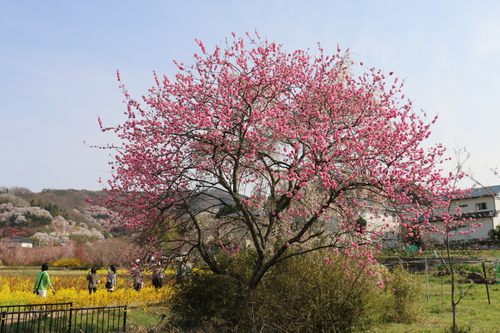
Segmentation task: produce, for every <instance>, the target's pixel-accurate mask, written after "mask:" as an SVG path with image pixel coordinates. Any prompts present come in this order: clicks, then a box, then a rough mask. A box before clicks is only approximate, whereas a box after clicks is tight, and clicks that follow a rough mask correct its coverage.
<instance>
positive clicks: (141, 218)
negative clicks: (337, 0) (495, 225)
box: [99, 34, 452, 290]
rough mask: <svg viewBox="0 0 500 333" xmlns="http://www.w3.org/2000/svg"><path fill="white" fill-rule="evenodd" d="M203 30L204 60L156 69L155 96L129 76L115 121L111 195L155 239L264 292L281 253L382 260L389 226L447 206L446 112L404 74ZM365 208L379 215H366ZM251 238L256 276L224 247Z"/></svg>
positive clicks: (121, 215)
mask: <svg viewBox="0 0 500 333" xmlns="http://www.w3.org/2000/svg"><path fill="white" fill-rule="evenodd" d="M233 36H234V34H233ZM197 42H198V44H199V46H200V48H201V54H200V55H198V54H195V63H194V65H192V66H186V65H184V64H182V63H177V62H176V64H177V67H178V69H179V71H178V73H177V74H176V75H175V76H174V77H173V78H168V77H166V76H165V77H163V78H161V77H158V76H157V75H156V74H155V76H154V77H155V80H156V85H155V86H153V87H152V88H151V89H149V93H148V94H147V96H143V97H142V99H141V100H136V99H133V98H132V97H131V96H130V95H129V94H128V92H127V90H126V89H125V88H124V86H123V85H121V88H122V89H123V91H124V94H125V97H126V104H127V113H126V114H127V116H128V119H127V120H126V121H125V122H124V123H123V124H120V125H118V126H115V127H102V123H101V127H102V128H103V130H104V131H114V132H115V133H117V135H118V137H119V139H120V140H121V142H122V144H121V145H120V146H113V147H111V148H115V149H116V152H117V155H116V156H115V159H114V161H113V162H111V165H112V168H113V172H114V173H113V178H112V180H111V181H110V182H109V184H108V186H107V194H108V196H107V197H106V198H105V199H102V201H101V204H102V205H104V206H106V207H108V208H109V209H110V210H112V211H113V212H114V213H115V215H114V217H115V219H116V221H117V222H118V223H120V224H122V225H125V226H127V227H129V228H132V230H134V231H136V232H138V233H140V235H141V237H142V239H143V240H146V241H147V242H149V243H150V244H151V247H154V248H155V249H156V250H160V249H162V248H169V249H171V250H172V251H173V253H174V254H188V253H189V254H193V255H194V254H196V255H197V256H199V257H200V258H201V259H202V260H203V261H204V262H205V263H206V264H207V265H208V267H209V268H210V269H211V270H212V271H213V272H215V273H218V274H228V275H231V276H233V277H234V278H237V279H239V281H240V282H241V284H242V285H244V286H246V288H247V290H253V289H255V288H256V287H257V285H258V284H259V282H260V281H261V279H262V277H263V276H264V275H265V274H266V272H268V270H269V269H270V268H271V267H273V265H275V264H276V263H278V262H280V261H282V260H286V259H287V258H289V257H291V256H295V255H300V254H304V253H308V252H311V251H316V250H320V249H325V248H334V249H336V251H338V252H340V253H344V254H346V255H349V256H351V257H352V256H355V257H358V258H359V259H360V263H361V264H363V265H367V264H370V263H372V262H374V259H373V253H374V252H373V251H374V249H375V250H376V249H377V247H380V246H381V244H380V242H379V239H380V238H383V237H384V235H385V230H384V228H391V227H392V226H391V223H397V224H398V225H399V226H403V227H409V228H410V229H409V231H408V232H407V233H406V234H407V235H409V237H413V236H414V234H413V233H412V228H415V226H416V227H417V228H421V227H422V226H424V225H426V217H429V216H430V215H431V210H432V209H433V208H436V207H435V206H436V205H442V204H443V202H442V201H441V200H436V199H435V198H438V197H439V198H446V196H447V192H448V190H447V189H448V184H449V182H450V180H451V178H452V176H447V177H443V176H442V175H441V173H440V170H439V169H438V167H437V166H438V164H439V163H440V162H441V161H442V159H443V157H442V156H443V152H444V148H443V147H442V146H440V145H437V146H435V147H433V148H428V149H424V148H423V146H422V142H423V141H424V140H425V139H427V138H428V137H429V135H430V130H429V128H430V125H431V124H432V123H433V122H434V121H435V119H432V120H431V121H427V120H426V116H425V114H424V113H423V112H417V111H414V110H413V109H412V105H411V102H410V101H409V100H407V99H405V96H404V95H403V94H402V92H401V88H402V83H401V82H399V81H398V79H396V78H394V79H391V77H392V73H388V74H385V73H384V72H383V71H381V70H376V69H373V68H371V69H366V68H365V66H364V65H363V64H362V63H356V62H354V61H353V60H351V59H350V57H349V53H348V52H345V53H342V52H341V51H340V50H338V52H337V54H335V55H331V56H329V55H326V54H325V53H324V51H323V49H321V47H319V48H318V52H317V55H315V56H313V55H311V54H309V52H306V51H301V50H297V51H294V52H291V53H289V52H286V51H284V50H283V48H282V46H281V45H278V44H276V43H273V42H269V41H267V40H263V39H261V38H260V37H259V36H258V35H256V36H255V37H253V36H252V35H250V34H247V37H246V38H237V37H236V36H234V39H233V40H232V41H230V40H227V41H226V44H227V46H226V48H224V49H221V48H219V47H216V48H215V51H213V52H211V53H209V52H208V51H207V50H206V49H205V47H204V45H203V44H202V42H201V41H197ZM245 42H246V43H247V44H249V46H247V45H245ZM359 73H361V74H359ZM119 80H120V82H121V79H120V77H119ZM99 121H100V122H101V120H99ZM422 203H425V204H422ZM361 211H369V212H370V214H371V215H370V216H371V218H370V219H369V220H368V221H364V222H363V223H360V221H362V220H360V212H361ZM389 212H390V216H389V217H388V213H389ZM384 219H385V220H386V221H384ZM375 221H379V222H380V221H382V222H383V223H382V224H378V227H375V226H374V225H375ZM385 222H387V223H385ZM389 222H391V223H389ZM167 244H169V246H170V247H168V246H167ZM242 247H247V248H250V249H252V251H254V253H255V255H254V257H253V261H252V265H253V266H252V267H251V274H250V275H249V276H246V275H245V276H243V275H242V276H239V275H238V274H236V273H235V272H231V271H229V270H226V269H225V268H224V267H221V266H220V265H221V264H220V261H218V260H216V259H215V255H214V254H216V253H217V252H221V251H223V252H226V253H227V254H228V256H229V259H228V260H230V258H231V256H230V255H231V254H232V253H234V252H236V251H238V250H240V249H241V248H242ZM325 261H326V262H328V258H326V259H325Z"/></svg>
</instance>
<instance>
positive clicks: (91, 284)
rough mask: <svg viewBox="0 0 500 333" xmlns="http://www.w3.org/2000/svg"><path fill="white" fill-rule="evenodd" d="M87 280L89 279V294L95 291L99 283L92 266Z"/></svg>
mask: <svg viewBox="0 0 500 333" xmlns="http://www.w3.org/2000/svg"><path fill="white" fill-rule="evenodd" d="M87 281H89V286H88V288H89V295H92V293H95V292H96V291H97V285H98V284H99V277H98V276H97V270H96V269H95V268H94V267H92V269H91V270H90V273H89V275H87Z"/></svg>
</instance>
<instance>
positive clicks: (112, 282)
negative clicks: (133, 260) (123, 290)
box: [106, 265, 116, 293]
mask: <svg viewBox="0 0 500 333" xmlns="http://www.w3.org/2000/svg"><path fill="white" fill-rule="evenodd" d="M115 286H116V268H115V265H111V266H109V269H108V274H107V275H106V290H107V291H108V292H109V293H112V292H113V291H114V290H115Z"/></svg>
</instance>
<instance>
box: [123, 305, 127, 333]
mask: <svg viewBox="0 0 500 333" xmlns="http://www.w3.org/2000/svg"><path fill="white" fill-rule="evenodd" d="M126 327H127V304H125V305H124V306H123V332H125V331H126Z"/></svg>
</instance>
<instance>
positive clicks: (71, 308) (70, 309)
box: [68, 303, 73, 333]
mask: <svg viewBox="0 0 500 333" xmlns="http://www.w3.org/2000/svg"><path fill="white" fill-rule="evenodd" d="M71 325H73V303H71V306H70V307H69V320H68V333H71Z"/></svg>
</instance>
